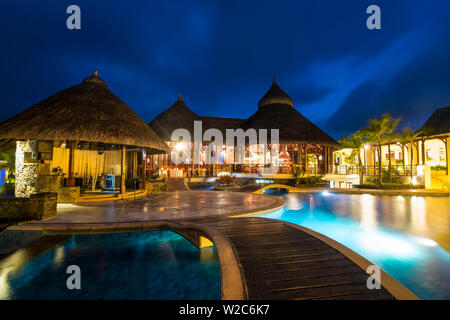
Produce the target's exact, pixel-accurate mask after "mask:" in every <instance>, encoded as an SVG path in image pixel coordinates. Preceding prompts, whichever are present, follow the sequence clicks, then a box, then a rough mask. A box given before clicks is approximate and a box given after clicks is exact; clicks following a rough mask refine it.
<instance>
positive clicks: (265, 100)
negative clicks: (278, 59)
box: [258, 78, 294, 108]
mask: <svg viewBox="0 0 450 320" xmlns="http://www.w3.org/2000/svg"><path fill="white" fill-rule="evenodd" d="M274 103H280V104H287V105H289V106H291V107H293V106H294V102H293V101H292V99H291V97H289V96H288V94H287V93H286V92H284V91H283V90H282V89H281V88H280V87H279V86H278V84H277V81H276V79H275V78H273V83H272V86H271V87H270V88H269V90H267V92H266V94H265V95H264V97H262V98H261V100H259V103H258V107H259V108H262V107H265V106H268V105H271V104H274Z"/></svg>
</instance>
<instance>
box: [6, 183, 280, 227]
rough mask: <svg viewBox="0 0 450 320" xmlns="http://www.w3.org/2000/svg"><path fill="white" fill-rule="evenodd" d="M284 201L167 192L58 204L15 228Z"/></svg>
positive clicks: (223, 212) (266, 206)
mask: <svg viewBox="0 0 450 320" xmlns="http://www.w3.org/2000/svg"><path fill="white" fill-rule="evenodd" d="M283 205H284V201H283V200H282V199H280V198H277V197H270V196H264V195H256V194H250V193H238V192H226V191H214V192H211V191H177V192H167V193H165V194H163V195H160V196H157V197H156V198H155V199H152V200H150V199H149V198H143V199H138V200H134V201H128V202H126V201H117V202H112V203H111V202H110V203H91V204H79V205H73V204H59V205H58V216H57V217H56V218H54V219H51V220H47V221H36V222H32V223H27V224H24V225H19V226H14V227H12V228H15V229H27V228H34V229H36V228H38V227H39V226H41V225H50V224H67V225H70V224H112V223H121V222H134V221H157V220H179V219H192V218H203V217H207V216H228V215H236V214H246V213H250V212H257V211H266V210H274V209H276V208H280V207H282V206H283Z"/></svg>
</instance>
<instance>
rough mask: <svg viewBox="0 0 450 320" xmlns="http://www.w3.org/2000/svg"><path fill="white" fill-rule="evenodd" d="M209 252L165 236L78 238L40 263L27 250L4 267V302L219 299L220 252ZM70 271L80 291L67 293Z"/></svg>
mask: <svg viewBox="0 0 450 320" xmlns="http://www.w3.org/2000/svg"><path fill="white" fill-rule="evenodd" d="M205 249H206V250H205ZM205 249H202V250H198V248H197V247H195V246H194V245H193V244H191V243H190V242H189V241H187V240H186V239H184V238H183V237H181V236H180V235H178V234H175V233H173V232H171V231H165V230H162V231H145V232H126V233H111V234H79V235H74V236H72V237H71V238H70V239H68V240H66V241H64V242H62V243H60V244H59V245H56V246H55V247H53V248H52V249H50V250H49V251H47V252H44V253H42V254H39V255H38V256H37V257H35V256H33V255H32V254H31V251H30V249H29V248H27V247H25V248H22V249H19V250H18V251H16V252H14V253H13V254H11V255H10V256H8V257H7V259H6V261H2V264H0V300H2V299H18V300H23V299H32V300H34V299H49V300H53V299H58V300H59V299H88V300H90V299H96V300H97V299H111V300H115V299H130V300H133V299H202V300H203V299H220V297H221V280H220V265H219V260H218V257H217V252H216V250H215V248H205ZM69 265H78V266H79V267H80V269H81V290H68V289H67V287H66V279H67V277H68V275H67V274H66V268H67V267H68V266H69Z"/></svg>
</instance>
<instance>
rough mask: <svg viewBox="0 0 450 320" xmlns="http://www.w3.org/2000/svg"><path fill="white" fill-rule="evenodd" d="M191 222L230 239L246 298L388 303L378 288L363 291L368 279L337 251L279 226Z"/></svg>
mask: <svg viewBox="0 0 450 320" xmlns="http://www.w3.org/2000/svg"><path fill="white" fill-rule="evenodd" d="M192 222H194V221H192ZM195 223H202V224H209V225H214V226H215V227H216V228H218V229H219V230H220V231H221V232H223V233H224V234H225V235H226V237H227V238H228V239H229V240H230V242H231V243H232V245H233V246H234V249H235V253H236V255H237V257H238V259H239V261H240V264H241V269H242V272H243V277H244V279H245V286H246V288H247V295H248V296H247V298H248V299H290V300H291V299H389V300H390V299H394V297H393V296H392V295H391V294H390V293H389V292H388V291H387V290H386V289H384V288H381V289H379V290H369V289H368V288H367V286H366V282H367V279H368V277H369V275H368V274H367V273H366V272H365V271H364V270H362V269H361V268H360V267H359V266H358V265H356V264H355V263H354V262H352V261H351V260H350V259H349V258H347V257H346V256H344V255H343V254H341V253H340V252H339V251H337V250H336V249H334V248H332V247H330V246H329V245H327V244H326V243H324V242H323V241H321V240H319V239H317V238H315V237H313V236H311V235H309V234H307V233H305V232H303V231H301V230H299V229H296V228H294V227H292V226H290V225H288V224H286V223H284V222H282V221H279V220H272V219H264V218H256V217H247V218H222V219H203V221H201V222H200V221H198V220H196V221H195Z"/></svg>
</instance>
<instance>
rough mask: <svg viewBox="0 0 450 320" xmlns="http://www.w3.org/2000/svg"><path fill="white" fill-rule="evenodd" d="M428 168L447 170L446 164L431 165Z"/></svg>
mask: <svg viewBox="0 0 450 320" xmlns="http://www.w3.org/2000/svg"><path fill="white" fill-rule="evenodd" d="M430 169H431V170H436V171H437V170H447V167H446V166H433V167H430Z"/></svg>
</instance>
